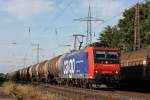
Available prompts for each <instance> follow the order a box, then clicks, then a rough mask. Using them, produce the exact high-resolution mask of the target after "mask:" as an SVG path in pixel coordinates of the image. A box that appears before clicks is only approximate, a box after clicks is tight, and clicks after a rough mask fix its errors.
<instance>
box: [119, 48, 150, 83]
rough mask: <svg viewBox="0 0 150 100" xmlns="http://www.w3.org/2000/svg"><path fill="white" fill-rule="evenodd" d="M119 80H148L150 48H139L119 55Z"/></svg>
mask: <svg viewBox="0 0 150 100" xmlns="http://www.w3.org/2000/svg"><path fill="white" fill-rule="evenodd" d="M121 80H122V81H127V82H142V81H149V82H150V48H146V49H139V50H137V51H132V52H128V53H125V54H122V55H121Z"/></svg>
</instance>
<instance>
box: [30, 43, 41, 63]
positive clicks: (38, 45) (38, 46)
mask: <svg viewBox="0 0 150 100" xmlns="http://www.w3.org/2000/svg"><path fill="white" fill-rule="evenodd" d="M32 45H34V46H36V47H37V63H39V50H40V44H39V43H37V44H32Z"/></svg>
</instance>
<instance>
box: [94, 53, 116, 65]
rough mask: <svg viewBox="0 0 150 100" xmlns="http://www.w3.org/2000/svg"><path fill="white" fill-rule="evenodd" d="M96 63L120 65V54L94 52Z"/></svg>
mask: <svg viewBox="0 0 150 100" xmlns="http://www.w3.org/2000/svg"><path fill="white" fill-rule="evenodd" d="M94 62H95V63H101V64H115V63H119V59H118V52H115V51H98V50H95V51H94Z"/></svg>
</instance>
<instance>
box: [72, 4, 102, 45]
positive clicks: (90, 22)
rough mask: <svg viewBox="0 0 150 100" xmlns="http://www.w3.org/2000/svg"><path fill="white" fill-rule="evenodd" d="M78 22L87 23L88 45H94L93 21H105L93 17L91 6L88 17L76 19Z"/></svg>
mask: <svg viewBox="0 0 150 100" xmlns="http://www.w3.org/2000/svg"><path fill="white" fill-rule="evenodd" d="M75 20H76V21H86V22H87V36H86V45H89V44H91V43H92V22H93V21H95V22H96V21H103V20H101V19H98V18H94V17H92V15H91V7H90V6H89V11H88V16H87V17H85V18H79V19H75Z"/></svg>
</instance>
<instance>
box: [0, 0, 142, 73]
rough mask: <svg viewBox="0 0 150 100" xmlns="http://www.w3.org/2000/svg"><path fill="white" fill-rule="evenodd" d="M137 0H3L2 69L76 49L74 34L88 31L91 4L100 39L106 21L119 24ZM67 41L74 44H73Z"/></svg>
mask: <svg viewBox="0 0 150 100" xmlns="http://www.w3.org/2000/svg"><path fill="white" fill-rule="evenodd" d="M137 1H138V0H0V73H7V72H12V71H15V70H17V69H20V68H23V67H25V66H29V65H32V64H35V63H36V62H37V49H36V48H37V45H36V44H39V46H40V49H39V52H40V53H39V55H40V57H39V59H40V61H43V60H45V59H50V58H52V57H54V56H57V55H59V54H63V53H65V52H68V51H69V50H72V49H73V41H74V38H73V36H72V35H73V34H83V35H85V34H86V22H79V21H75V19H78V18H84V17H87V14H88V8H89V5H90V7H91V12H92V16H93V17H96V18H99V19H102V20H104V22H93V23H92V32H93V33H95V36H93V38H92V40H93V41H92V42H95V41H97V38H98V36H99V33H100V32H101V31H103V30H104V28H105V27H106V26H107V25H111V26H113V25H116V24H117V22H118V20H119V19H121V18H122V13H123V11H124V10H126V9H128V8H130V7H132V6H134V5H135V4H136V2H137ZM140 2H144V0H141V1H140ZM65 45H71V46H70V47H69V46H68V47H67V46H65Z"/></svg>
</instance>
